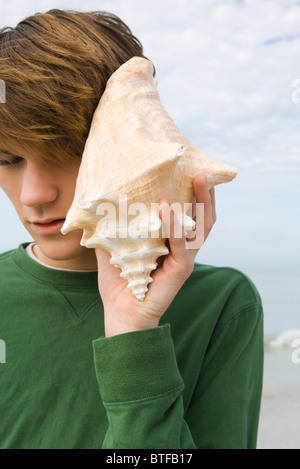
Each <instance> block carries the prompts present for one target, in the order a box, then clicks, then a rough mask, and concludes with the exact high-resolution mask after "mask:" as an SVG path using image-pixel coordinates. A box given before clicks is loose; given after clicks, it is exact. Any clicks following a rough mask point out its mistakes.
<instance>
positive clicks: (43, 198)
mask: <svg viewBox="0 0 300 469" xmlns="http://www.w3.org/2000/svg"><path fill="white" fill-rule="evenodd" d="M22 176H23V177H22V189H21V195H20V201H21V203H22V204H23V205H27V206H30V207H34V206H39V205H43V204H47V203H50V202H53V201H54V200H56V198H57V196H58V187H57V181H56V180H55V178H54V176H53V175H52V174H51V170H50V168H49V167H48V166H46V165H44V164H41V163H38V162H34V161H27V164H26V168H25V169H24V173H23V175H22Z"/></svg>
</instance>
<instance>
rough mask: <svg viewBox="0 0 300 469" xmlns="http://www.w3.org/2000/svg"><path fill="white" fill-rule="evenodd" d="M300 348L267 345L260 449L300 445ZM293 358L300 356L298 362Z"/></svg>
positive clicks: (299, 446) (259, 440)
mask: <svg viewBox="0 0 300 469" xmlns="http://www.w3.org/2000/svg"><path fill="white" fill-rule="evenodd" d="M299 333H300V331H299ZM281 336H282V335H281ZM299 338H300V335H299ZM298 349H300V347H298ZM298 349H297V348H295V347H291V346H289V345H287V344H286V345H282V346H274V347H271V346H269V345H268V344H266V346H265V371H264V387H263V396H262V406H261V416H260V425H259V432H258V446H257V447H258V449H300V430H299V419H300V392H299V391H300V351H299V352H297V350H298ZM293 359H294V360H296V361H297V360H299V361H298V363H297V362H293Z"/></svg>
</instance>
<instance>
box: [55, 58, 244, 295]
mask: <svg viewBox="0 0 300 469" xmlns="http://www.w3.org/2000/svg"><path fill="white" fill-rule="evenodd" d="M198 173H203V174H205V175H206V177H207V182H208V186H209V187H213V186H215V185H217V184H220V183H225V182H229V181H231V180H232V179H233V178H234V177H235V176H236V174H237V171H236V169H235V168H233V167H232V166H229V165H226V164H224V163H222V162H220V161H218V160H217V159H215V158H214V157H212V156H210V155H209V154H207V153H206V152H204V151H202V150H200V149H199V148H197V147H196V146H194V145H192V144H191V143H190V142H189V141H188V140H187V139H186V138H185V137H184V136H183V135H182V134H181V133H180V131H179V130H178V128H177V127H176V125H175V124H174V122H173V120H172V119H171V117H170V116H169V114H168V113H167V112H166V111H165V109H164V108H163V106H162V104H161V102H160V98H159V94H158V91H157V88H156V81H155V79H154V78H153V65H152V63H151V62H150V61H149V60H147V59H144V58H141V57H133V58H132V59H130V60H129V61H128V62H126V63H125V64H123V65H121V67H119V68H118V69H117V70H116V71H115V72H114V73H113V74H112V76H111V77H110V79H109V80H108V82H107V85H106V89H105V91H104V93H103V95H102V97H101V99H100V102H99V104H98V106H97V108H96V110H95V113H94V116H93V119H92V124H91V128H90V132H89V135H88V138H87V141H86V144H85V148H84V152H83V155H82V162H81V166H80V169H79V173H78V178H77V183H76V190H75V195H74V200H73V203H72V205H71V207H70V210H69V212H68V214H67V218H66V221H65V223H64V226H63V227H62V230H61V231H62V233H63V234H67V233H68V232H69V231H72V230H76V229H82V230H83V236H82V239H81V244H82V245H83V246H86V247H88V248H95V247H101V248H103V249H106V250H107V251H108V252H110V254H111V261H110V262H111V263H112V264H113V265H115V266H116V267H119V268H120V269H121V276H122V277H124V278H125V279H127V280H128V287H129V288H130V289H131V290H132V292H133V294H134V295H135V296H136V297H137V298H138V299H139V300H141V301H142V300H143V299H144V297H145V294H146V292H147V290H148V284H149V283H150V282H151V281H152V278H151V272H152V271H153V270H155V269H156V266H157V259H158V257H160V256H162V255H166V254H167V253H168V249H167V247H166V244H165V241H166V238H165V237H164V236H163V233H162V226H161V220H160V218H159V216H158V201H159V199H160V198H162V197H167V198H168V199H169V201H170V203H171V204H175V205H176V204H177V211H176V210H175V209H174V211H175V213H176V215H177V216H178V218H179V219H180V220H181V222H182V225H183V226H184V228H185V229H188V230H190V229H192V228H193V226H194V222H193V220H192V219H191V218H190V217H189V216H188V214H187V213H186V211H185V209H184V204H189V203H191V202H192V200H193V195H194V194H193V187H192V181H193V178H194V177H195V175H196V174H198ZM178 207H179V208H178ZM136 213H139V216H138V217H137V216H135V215H136ZM132 233H134V235H132Z"/></svg>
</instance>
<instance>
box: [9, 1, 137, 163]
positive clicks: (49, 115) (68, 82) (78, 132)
mask: <svg viewBox="0 0 300 469" xmlns="http://www.w3.org/2000/svg"><path fill="white" fill-rule="evenodd" d="M133 56H141V57H144V55H143V48H142V45H141V43H140V42H139V40H138V39H137V38H136V37H135V36H133V34H132V33H131V31H130V29H129V28H128V26H126V24H125V23H124V22H123V21H122V20H121V19H120V18H118V17H117V16H115V15H113V14H111V13H108V12H100V11H95V12H89V13H88V12H78V11H64V10H58V9H54V10H50V11H48V12H47V13H36V14H35V15H33V16H30V17H28V18H26V19H24V20H23V21H21V22H20V23H19V24H18V25H17V26H16V28H11V27H5V28H2V29H1V30H0V79H2V80H4V81H5V85H6V102H5V103H4V104H0V146H1V147H2V148H3V149H6V150H9V151H12V148H11V147H10V145H9V142H10V141H12V140H14V141H18V142H23V143H25V144H27V145H35V146H37V147H40V148H42V149H43V153H44V154H45V159H49V158H50V159H52V160H53V159H55V160H58V161H68V160H70V159H72V158H74V156H77V157H80V156H81V155H82V152H83V148H84V144H85V140H86V138H87V135H88V132H89V128H90V124H91V119H92V116H93V113H94V111H95V108H96V106H97V104H98V101H99V99H100V97H101V95H102V93H103V91H104V89H105V86H106V82H107V80H108V78H109V77H110V76H111V75H112V73H113V72H114V71H115V70H116V69H117V68H119V66H120V65H122V64H123V63H124V62H126V61H127V60H129V59H130V58H131V57H133ZM14 154H16V151H14ZM19 156H22V155H21V154H19Z"/></svg>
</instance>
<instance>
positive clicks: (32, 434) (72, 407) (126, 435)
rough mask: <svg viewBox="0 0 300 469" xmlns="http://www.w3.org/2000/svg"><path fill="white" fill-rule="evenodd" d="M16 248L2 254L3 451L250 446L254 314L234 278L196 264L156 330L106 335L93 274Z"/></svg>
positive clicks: (252, 297) (256, 404)
mask: <svg viewBox="0 0 300 469" xmlns="http://www.w3.org/2000/svg"><path fill="white" fill-rule="evenodd" d="M27 244H28V243H27ZM25 247H26V243H25V244H23V245H21V246H19V248H18V249H17V250H13V251H9V252H7V253H4V254H2V255H1V256H0V286H1V290H0V339H1V344H2V354H1V357H2V360H0V376H1V384H0V448H1V449H5V448H13V449H29V448H33V449H60V448H66V449H69V448H74V449H77V448H78V449H86V448H87V449H89V448H94V449H97V448H98V449H101V448H102V449H104V448H109V449H118V448H130V449H132V448H138V449H141V448H155V449H169V448H170V449H184V448H188V449H189V448H220V449H223V448H234V449H238V448H255V446H256V437H257V427H258V418H259V409H260V399H261V390H262V369H263V326H262V306H261V300H260V297H259V294H258V293H257V290H256V288H255V287H254V285H253V284H252V282H251V281H250V280H249V279H248V278H247V277H246V276H245V275H244V274H242V273H241V272H239V271H237V270H234V269H231V268H227V267H224V268H223V267H221V268H218V267H212V266H208V265H200V264H195V268H194V272H193V273H192V275H191V276H190V278H189V279H188V280H187V282H186V283H185V285H184V286H183V288H182V289H181V290H180V292H179V293H178V295H177V296H176V298H175V300H174V301H173V303H172V305H171V306H170V307H169V309H168V310H167V311H166V313H165V314H164V316H163V317H162V320H161V323H160V325H159V327H157V328H153V329H148V330H144V331H138V332H130V333H127V334H121V335H118V336H114V337H111V338H105V337H104V324H103V306H102V302H101V299H100V296H99V293H98V288H97V273H96V272H72V271H70V272H65V271H61V270H55V269H51V268H47V267H44V266H43V265H41V264H39V263H38V262H36V261H35V260H33V259H31V258H30V257H29V256H28V255H27V254H26V252H25V249H24V248H25ZM3 345H4V346H5V347H4V349H3Z"/></svg>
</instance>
